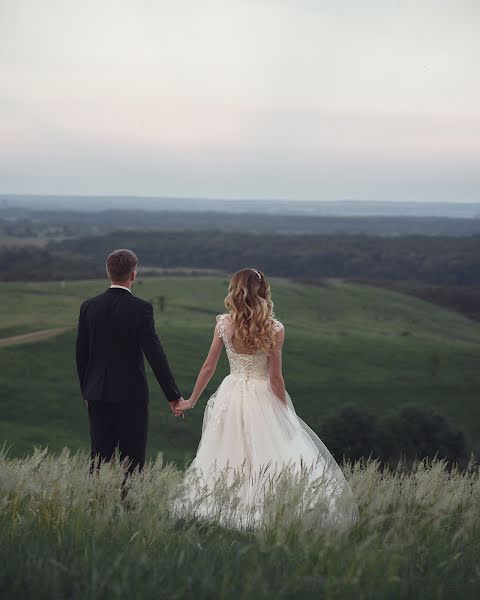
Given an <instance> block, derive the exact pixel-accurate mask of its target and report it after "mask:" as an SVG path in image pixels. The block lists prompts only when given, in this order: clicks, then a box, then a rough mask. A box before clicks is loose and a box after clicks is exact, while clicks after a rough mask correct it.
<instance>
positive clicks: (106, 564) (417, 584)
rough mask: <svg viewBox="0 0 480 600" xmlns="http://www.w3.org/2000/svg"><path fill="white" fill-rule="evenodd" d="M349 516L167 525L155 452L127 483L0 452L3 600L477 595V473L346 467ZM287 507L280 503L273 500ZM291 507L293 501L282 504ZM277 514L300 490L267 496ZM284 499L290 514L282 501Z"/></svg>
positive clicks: (169, 499) (45, 456)
mask: <svg viewBox="0 0 480 600" xmlns="http://www.w3.org/2000/svg"><path fill="white" fill-rule="evenodd" d="M345 472H346V475H347V478H348V480H349V482H350V485H351V486H352V489H353V491H354V494H355V497H356V500H357V502H358V506H359V515H360V516H359V520H358V522H357V523H356V525H355V526H354V527H353V528H351V529H349V530H343V531H339V530H332V529H324V528H320V527H313V528H312V527H308V526H303V525H302V522H301V520H298V519H284V520H281V521H279V520H278V519H277V520H270V521H268V522H267V523H266V524H265V526H264V527H262V528H260V529H259V530H257V531H255V532H242V531H235V530H230V529H224V528H221V527H217V526H214V525H211V524H210V525H209V524H206V523H202V522H200V521H196V520H195V519H179V518H176V517H175V516H174V514H173V512H172V510H171V508H172V506H173V502H174V500H175V497H176V496H177V494H178V490H179V484H180V482H181V480H182V473H181V472H180V471H178V470H177V469H176V468H175V467H173V466H172V465H170V464H165V463H164V462H163V460H162V458H161V456H159V457H158V458H157V459H156V460H154V461H152V462H150V463H148V464H147V466H146V468H145V471H144V473H143V475H142V476H134V477H133V478H132V479H131V480H130V482H129V486H130V489H129V493H128V496H127V500H126V501H125V502H123V503H122V501H121V495H120V488H121V483H122V477H123V471H122V467H121V465H119V464H118V463H117V462H113V463H111V464H109V465H104V466H103V467H102V468H101V469H100V471H99V473H98V474H97V475H96V476H90V475H89V474H88V458H87V456H86V455H85V454H83V453H77V454H71V453H70V452H69V451H68V450H64V451H63V452H62V453H61V454H60V455H56V456H55V455H53V454H50V453H48V451H47V450H36V451H35V452H34V453H33V454H32V455H30V456H29V457H26V458H23V459H15V458H9V457H8V455H7V454H6V453H5V452H3V453H2V454H0V492H1V495H0V536H1V538H0V586H1V587H0V595H1V596H2V597H5V598H36V599H38V598H48V599H52V598H71V599H77V598H78V599H82V600H83V599H89V598H95V599H97V598H102V599H105V600H107V599H108V600H111V599H116V598H133V599H136V598H192V599H193V598H195V600H201V599H212V598H228V599H237V598H238V599H240V598H242V599H245V598H255V599H257V598H259V599H262V598H268V599H271V598H312V599H313V598H316V599H317V598H342V599H350V598H352V599H355V600H357V599H359V598H388V599H396V598H422V599H428V598H446V599H447V598H452V597H453V595H455V596H456V597H459V598H460V597H461V598H477V597H479V594H480V567H479V561H478V559H479V557H480V471H479V468H478V467H477V466H476V465H475V464H473V463H472V464H471V465H470V467H469V469H467V470H466V471H458V470H448V469H447V468H446V466H445V464H444V463H442V462H440V461H433V462H428V463H427V462H423V463H419V464H417V465H416V466H415V467H414V469H413V470H411V471H409V472H404V471H402V470H401V469H399V470H397V471H395V472H393V471H382V470H381V469H380V468H379V466H378V464H377V463H375V462H373V461H370V462H363V463H357V464H355V465H351V466H347V467H346V468H345ZM285 498H290V499H291V500H285ZM295 498H297V500H294V499H295ZM278 502H279V503H280V504H282V503H283V506H282V510H284V511H286V513H285V514H288V511H291V512H292V513H294V512H295V511H296V510H297V509H298V504H296V503H297V502H298V494H295V493H293V494H285V493H283V494H279V495H278ZM289 502H291V503H292V504H291V506H290V505H289V504H288V503H289Z"/></svg>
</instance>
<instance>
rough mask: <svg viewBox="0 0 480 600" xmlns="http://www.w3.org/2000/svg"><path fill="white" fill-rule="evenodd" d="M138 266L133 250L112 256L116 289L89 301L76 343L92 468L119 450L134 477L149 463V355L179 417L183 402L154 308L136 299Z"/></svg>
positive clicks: (109, 265) (109, 269)
mask: <svg viewBox="0 0 480 600" xmlns="http://www.w3.org/2000/svg"><path fill="white" fill-rule="evenodd" d="M137 264H138V259H137V257H136V256H135V254H134V253H133V252H131V251H130V250H115V251H114V252H112V253H111V254H110V255H109V257H108V259H107V273H108V277H109V278H110V281H111V286H110V287H109V288H108V289H107V290H106V291H105V292H104V293H103V294H100V295H99V296H95V297H94V298H91V299H89V300H86V301H85V302H83V304H82V306H81V307H80V316H79V320H78V335H77V344H76V359H77V371H78V378H79V380H80V389H81V391H82V396H83V398H84V400H85V403H86V405H87V407H88V416H89V419H90V439H91V456H92V464H93V461H94V460H95V459H97V458H99V459H100V460H101V461H108V460H110V459H111V458H112V456H113V455H114V454H115V449H116V448H117V447H118V449H119V453H120V458H121V459H122V460H124V459H126V460H127V461H128V464H129V467H128V473H131V472H133V470H134V469H135V468H137V467H138V468H139V469H140V470H141V469H142V468H143V465H144V462H145V451H146V445H147V429H148V385H147V378H146V376H145V366H144V362H143V355H145V356H146V358H147V360H148V362H149V363H150V366H151V367H152V370H153V372H154V374H155V377H156V378H157V381H158V383H159V384H160V387H161V388H162V390H163V393H164V394H165V396H166V398H167V400H168V401H169V403H170V408H171V409H172V412H173V413H174V414H176V411H175V406H176V404H177V403H178V401H179V400H181V399H182V398H181V394H180V392H179V391H178V388H177V385H176V383H175V379H174V378H173V375H172V372H171V371H170V367H169V365H168V361H167V357H166V356H165V353H164V351H163V348H162V345H161V343H160V340H159V339H158V336H157V334H156V332H155V324H154V320H153V308H152V305H151V304H150V303H149V302H145V301H144V300H141V299H140V298H136V297H135V296H134V295H133V294H132V291H131V289H132V286H133V284H134V283H135V278H136V275H137V272H136V268H137ZM177 412H178V411H177ZM177 416H178V415H177Z"/></svg>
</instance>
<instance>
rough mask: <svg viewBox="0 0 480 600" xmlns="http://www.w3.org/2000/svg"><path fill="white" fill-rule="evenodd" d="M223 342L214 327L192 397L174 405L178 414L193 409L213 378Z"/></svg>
mask: <svg viewBox="0 0 480 600" xmlns="http://www.w3.org/2000/svg"><path fill="white" fill-rule="evenodd" d="M222 347H223V340H222V338H221V337H220V336H219V335H218V329H217V327H215V331H214V332H213V340H212V344H211V346H210V350H209V351H208V356H207V358H206V359H205V362H204V363H203V365H202V368H201V369H200V372H199V374H198V377H197V381H196V383H195V387H194V388H193V392H192V395H191V396H190V399H189V400H180V402H178V404H177V405H176V407H175V409H176V410H177V411H179V412H181V411H183V410H188V409H189V408H193V407H194V406H195V404H196V403H197V401H198V399H199V398H200V396H201V395H202V392H203V390H204V389H205V388H206V387H207V384H208V382H209V381H210V379H211V378H212V377H213V374H214V373H215V369H216V368H217V364H218V359H219V358H220V353H221V352H222Z"/></svg>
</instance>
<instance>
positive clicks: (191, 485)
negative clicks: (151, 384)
mask: <svg viewBox="0 0 480 600" xmlns="http://www.w3.org/2000/svg"><path fill="white" fill-rule="evenodd" d="M225 306H226V308H227V310H228V313H227V314H223V315H219V316H218V317H217V323H216V327H215V331H214V336H213V341H212V344H211V347H210V351H209V353H208V356H207V359H206V360H205V363H204V364H203V366H202V368H201V370H200V373H199V375H198V378H197V381H196V384H195V387H194V390H193V392H192V395H191V397H190V399H189V400H183V401H180V403H179V404H178V405H177V407H176V409H177V414H180V412H181V411H186V410H189V409H192V408H193V407H194V406H195V404H196V403H197V401H198V399H199V398H200V395H201V394H202V392H203V390H204V389H205V387H206V385H207V384H208V382H209V381H210V379H211V378H212V376H213V374H214V372H215V369H216V366H217V362H218V359H219V357H220V353H221V351H222V348H223V346H225V350H226V352H227V356H228V361H229V364H230V374H229V375H228V376H227V377H225V379H224V380H223V381H222V383H221V384H220V386H219V388H218V389H217V391H216V392H215V393H214V394H213V395H212V396H211V398H210V400H209V401H208V403H207V406H206V409H205V415H204V420H203V429H202V438H201V441H200V444H199V447H198V451H197V455H196V457H195V459H194V460H193V462H192V464H191V465H190V467H189V468H188V469H187V472H186V475H185V480H184V486H183V490H184V491H183V496H181V497H180V498H179V499H177V501H176V504H175V510H176V512H177V514H179V515H190V516H196V517H200V518H204V519H206V520H210V521H215V522H219V523H220V524H222V525H227V526H233V527H238V528H245V529H251V528H255V527H258V526H260V525H261V524H262V523H264V522H265V521H266V520H268V519H271V518H272V515H277V519H278V515H279V512H278V510H279V509H278V507H279V506H281V500H282V499H283V500H285V502H286V503H287V504H288V502H289V503H290V517H292V514H291V512H292V510H294V511H297V512H298V513H299V515H300V513H301V515H300V516H305V515H308V516H309V517H310V520H312V516H313V517H314V518H313V522H315V523H320V524H323V525H334V526H337V525H339V526H342V525H349V524H351V523H353V522H354V521H355V520H356V518H357V513H358V511H357V506H356V504H355V501H354V499H353V494H352V491H351V489H350V486H349V485H348V483H347V482H346V480H345V477H344V475H343V473H342V471H341V469H340V468H339V466H338V465H337V463H336V462H335V460H334V459H333V457H332V455H331V454H330V453H329V451H328V450H327V448H326V447H325V445H324V444H323V443H322V441H321V440H320V439H319V438H318V436H317V435H316V434H315V433H314V432H313V431H312V430H311V429H310V428H309V427H308V426H307V425H306V424H305V423H304V422H303V421H302V420H301V419H300V418H299V417H298V416H297V414H296V413H295V410H294V408H293V404H292V401H291V399H290V396H289V395H288V393H287V392H286V390H285V384H284V380H283V375H282V347H283V343H284V339H285V329H284V326H283V325H282V323H280V322H279V321H277V320H276V319H275V318H274V316H273V303H272V300H271V293H270V286H269V284H268V282H267V281H266V279H265V276H264V274H263V273H262V272H260V271H257V270H255V269H242V270H241V271H238V272H237V273H235V275H234V276H233V277H232V280H231V282H230V286H229V290H228V295H227V297H226V299H225ZM280 490H282V492H281V493H282V494H283V495H284V496H285V498H278V496H279V495H280ZM299 490H303V492H299ZM275 496H277V497H275ZM287 496H288V498H287ZM279 500H280V503H279ZM292 506H293V509H292ZM272 507H276V509H272ZM299 515H296V516H299Z"/></svg>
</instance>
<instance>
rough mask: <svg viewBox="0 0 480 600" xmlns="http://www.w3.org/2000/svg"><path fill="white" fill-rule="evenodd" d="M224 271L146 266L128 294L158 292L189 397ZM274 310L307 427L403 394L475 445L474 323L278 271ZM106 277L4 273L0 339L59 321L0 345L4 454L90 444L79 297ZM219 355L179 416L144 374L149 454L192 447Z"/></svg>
mask: <svg viewBox="0 0 480 600" xmlns="http://www.w3.org/2000/svg"><path fill="white" fill-rule="evenodd" d="M227 283H228V282H227V279H226V277H221V276H216V277H163V278H160V277H152V278H143V279H141V280H140V281H139V282H138V283H137V286H136V288H135V293H136V294H137V295H138V296H140V297H142V298H144V299H146V300H150V301H152V302H153V304H154V307H155V318H156V326H157V331H158V333H159V335H160V337H161V339H162V342H163V344H164V347H165V349H166V351H167V354H168V357H169V360H170V363H171V366H172V370H173V372H174V374H175V376H176V378H177V382H178V384H179V386H180V388H181V390H182V392H183V393H184V395H185V396H186V397H187V396H188V394H189V391H190V390H191V389H192V387H193V384H194V381H195V377H196V374H197V371H198V369H199V368H200V366H201V364H202V361H203V359H204V358H205V356H206V353H207V351H208V347H209V344H210V341H211V337H212V334H213V328H214V323H215V316H216V315H217V314H218V313H221V312H223V311H224V308H223V298H224V296H225V294H226V287H227ZM271 283H272V290H273V297H274V302H275V312H276V316H277V318H279V319H280V320H281V321H282V322H283V323H284V324H285V327H286V342H285V351H284V370H285V379H286V384H287V388H288V390H289V392H290V395H291V396H292V399H293V401H294V404H295V407H296V409H297V412H298V413H299V414H300V416H301V417H302V418H303V419H304V420H305V421H306V422H307V423H308V424H309V425H310V426H312V428H313V429H317V430H319V429H320V428H321V424H322V421H323V419H325V417H327V416H329V415H331V414H334V413H336V412H337V411H338V410H339V409H340V408H341V407H342V406H343V405H345V404H354V405H358V406H361V407H363V408H366V409H368V410H369V411H371V412H372V414H376V415H385V414H388V413H389V412H392V411H394V410H396V409H398V407H399V406H402V405H404V404H416V405H418V406H428V407H432V408H434V409H436V410H437V411H438V412H439V413H441V414H443V415H445V416H446V417H448V418H449V420H450V421H451V422H452V424H453V425H455V426H456V427H457V428H459V429H461V430H463V431H464V432H465V433H466V434H467V437H468V440H469V442H470V443H471V445H472V447H473V448H474V450H475V451H476V452H477V453H478V451H479V450H480V402H479V390H480V323H477V322H474V321H470V320H468V319H466V318H464V317H462V316H461V315H459V314H457V313H454V312H451V311H448V310H445V309H442V308H439V307H437V306H434V305H432V304H429V303H427V302H423V301H421V300H418V299H416V298H413V297H410V296H406V295H403V294H399V293H396V292H392V291H388V290H383V289H379V288H374V287H368V286H361V285H356V284H350V283H343V282H340V281H329V282H327V283H326V285H324V286H317V287H315V286H308V285H300V284H297V283H293V282H290V281H288V280H281V279H273V280H272V282H271ZM106 285H107V284H106V281H102V280H95V281H78V282H67V283H59V282H48V283H1V284H0V298H1V302H0V340H1V339H3V338H7V337H10V336H15V335H19V334H25V333H30V332H35V331H40V330H47V329H51V328H59V327H66V328H67V330H66V331H65V332H64V333H62V334H61V335H58V336H56V337H52V338H50V339H46V340H44V341H37V342H35V343H33V342H31V343H21V344H20V343H19V344H13V345H4V346H1V345H0V402H1V406H2V418H1V422H0V440H2V441H4V442H6V443H7V445H8V446H9V447H10V450H9V455H10V456H23V455H25V454H26V453H29V452H30V451H31V450H32V448H33V447H34V446H48V447H49V449H50V450H51V451H53V452H56V453H57V452H59V451H60V450H61V449H62V448H63V447H64V446H68V447H69V448H71V449H73V450H75V449H86V448H88V444H89V437H88V422H87V415H86V410H85V407H84V404H83V402H82V400H81V398H80V394H79V389H78V383H77V379H76V371H75V360H74V346H75V333H76V332H75V328H76V321H77V315H78V309H79V306H80V304H81V302H82V301H83V299H85V298H87V297H90V296H93V295H95V294H98V293H101V292H102V291H103V290H104V289H105V288H106ZM227 369H228V365H227V363H226V358H225V356H223V357H222V359H221V362H220V365H219V368H218V371H217V373H216V374H215V376H214V378H213V380H212V382H211V384H210V385H209V387H208V389H207V391H206V392H205V394H204V396H203V398H202V401H201V402H200V403H199V404H198V405H197V407H196V409H195V410H194V411H191V412H189V413H188V414H187V415H186V418H185V420H175V418H174V417H173V416H171V415H170V413H169V410H168V406H167V403H166V400H165V399H164V397H163V396H162V394H161V391H160V388H159V386H158V385H157V384H156V382H155V380H154V378H153V376H152V374H151V373H150V371H149V377H150V391H151V397H150V406H151V418H150V433H149V456H150V458H153V457H155V456H156V455H157V454H158V452H159V451H161V452H162V453H163V455H164V457H165V458H166V459H168V460H175V461H177V462H178V463H179V464H182V463H183V462H184V461H186V460H189V459H190V458H192V456H193V454H194V452H195V449H196V446H197V444H198V440H199V436H200V430H201V421H202V412H203V407H204V405H205V402H206V400H207V399H208V397H209V395H210V393H212V392H213V391H214V389H215V388H216V386H217V385H218V384H219V382H220V381H221V379H222V377H223V376H225V374H226V373H227Z"/></svg>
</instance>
